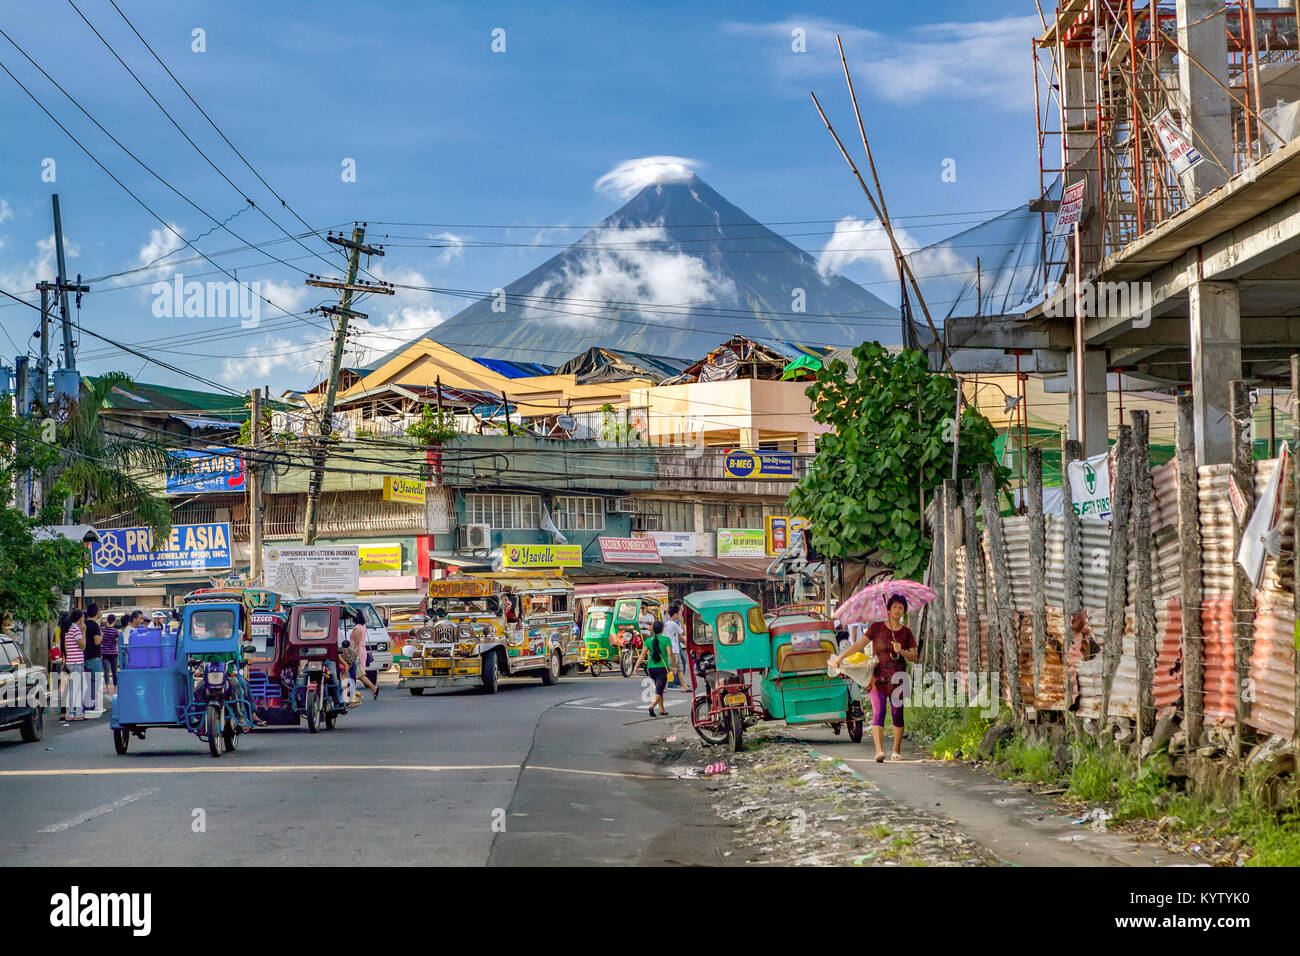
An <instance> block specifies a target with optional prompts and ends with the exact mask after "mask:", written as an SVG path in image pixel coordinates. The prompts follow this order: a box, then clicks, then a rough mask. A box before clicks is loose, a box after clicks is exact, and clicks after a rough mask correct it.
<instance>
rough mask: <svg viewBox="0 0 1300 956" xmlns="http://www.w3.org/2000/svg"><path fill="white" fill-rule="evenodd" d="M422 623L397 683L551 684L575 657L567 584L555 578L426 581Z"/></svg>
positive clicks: (488, 687) (414, 689)
mask: <svg viewBox="0 0 1300 956" xmlns="http://www.w3.org/2000/svg"><path fill="white" fill-rule="evenodd" d="M427 611H428V621H427V622H426V623H424V624H421V625H419V626H418V627H415V628H413V629H412V630H411V638H410V640H408V641H407V644H406V647H407V651H408V652H409V653H408V656H406V657H405V658H404V660H403V661H402V663H401V665H400V667H399V670H398V673H399V680H398V686H399V687H405V688H406V689H408V690H409V691H410V692H411V693H412V694H415V695H417V696H418V695H420V694H423V693H424V692H425V690H426V689H428V688H437V687H463V686H467V685H470V686H472V685H474V684H479V685H481V686H482V688H483V690H484V692H485V693H488V694H494V693H496V690H497V686H498V681H499V679H500V677H502V676H506V677H515V676H536V677H540V678H541V680H542V683H543V684H547V685H551V684H554V683H556V682H557V681H558V680H559V679H560V675H561V673H563V671H564V670H565V668H567V667H570V666H572V665H573V664H574V663H576V662H577V660H579V659H580V658H581V652H580V650H579V648H578V643H577V637H576V633H575V627H574V617H573V613H574V608H573V585H572V584H571V583H570V582H569V581H568V580H567V579H566V578H564V577H561V576H560V575H559V574H558V573H550V574H547V573H546V572H538V571H533V572H531V573H529V574H510V573H497V574H476V575H460V576H457V577H453V578H447V579H445V580H441V581H430V582H429V600H428V605H427Z"/></svg>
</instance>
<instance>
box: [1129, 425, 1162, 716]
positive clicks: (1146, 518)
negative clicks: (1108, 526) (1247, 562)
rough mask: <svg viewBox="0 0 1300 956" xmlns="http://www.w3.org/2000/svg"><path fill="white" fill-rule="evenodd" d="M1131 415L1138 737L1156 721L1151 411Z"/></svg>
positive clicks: (1134, 628) (1134, 635)
mask: <svg viewBox="0 0 1300 956" xmlns="http://www.w3.org/2000/svg"><path fill="white" fill-rule="evenodd" d="M1131 415H1132V419H1133V550H1134V551H1135V552H1136V554H1135V555H1134V557H1135V558H1136V559H1137V593H1136V594H1134V595H1133V604H1134V610H1133V613H1134V615H1135V617H1134V622H1133V638H1134V648H1133V649H1134V651H1135V652H1136V653H1137V680H1138V699H1137V709H1138V733H1137V739H1138V740H1141V739H1142V737H1143V736H1144V735H1145V734H1149V733H1151V730H1152V728H1154V727H1155V724H1156V698H1155V674H1156V604H1155V594H1154V584H1153V582H1152V579H1151V576H1152V575H1151V546H1152V540H1151V447H1150V441H1151V418H1150V416H1151V413H1150V412H1147V411H1144V410H1137V411H1134V412H1132V413H1131Z"/></svg>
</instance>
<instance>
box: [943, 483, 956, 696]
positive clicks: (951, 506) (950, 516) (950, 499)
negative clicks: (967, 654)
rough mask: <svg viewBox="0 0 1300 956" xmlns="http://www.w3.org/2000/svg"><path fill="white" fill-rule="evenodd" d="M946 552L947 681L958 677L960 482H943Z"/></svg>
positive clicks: (944, 556) (945, 635)
mask: <svg viewBox="0 0 1300 956" xmlns="http://www.w3.org/2000/svg"><path fill="white" fill-rule="evenodd" d="M943 520H944V534H943V541H944V553H943V567H944V570H943V575H944V581H946V582H947V586H946V587H945V588H944V592H943V626H944V678H945V680H946V679H947V677H948V675H950V674H956V673H957V668H958V666H959V661H958V656H957V641H958V639H959V634H958V631H957V624H958V621H957V482H955V481H953V480H952V479H951V478H945V479H944V480H943Z"/></svg>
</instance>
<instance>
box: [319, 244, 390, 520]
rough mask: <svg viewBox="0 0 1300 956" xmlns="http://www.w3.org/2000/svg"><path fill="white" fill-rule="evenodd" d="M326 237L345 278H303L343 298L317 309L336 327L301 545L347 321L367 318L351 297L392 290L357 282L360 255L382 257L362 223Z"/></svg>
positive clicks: (322, 463) (335, 392)
mask: <svg viewBox="0 0 1300 956" xmlns="http://www.w3.org/2000/svg"><path fill="white" fill-rule="evenodd" d="M326 238H327V239H328V240H329V241H330V242H332V243H334V245H336V246H342V247H343V248H344V249H347V250H349V255H348V277H347V279H346V281H344V282H339V281H338V280H336V279H322V278H320V277H319V276H309V277H308V278H307V284H308V285H310V286H316V287H317V288H321V289H338V290H339V291H341V292H342V293H343V295H342V296H340V298H339V304H338V306H337V307H336V308H332V307H329V306H326V307H325V308H323V309H322V310H321V311H323V312H326V313H328V314H330V315H336V316H338V326H337V327H336V328H335V329H334V357H333V359H332V360H331V362H330V377H329V384H328V385H327V386H326V389H325V405H324V407H323V408H322V409H321V419H320V424H319V426H318V429H317V436H318V439H317V442H316V448H315V450H314V451H313V452H312V471H311V479H310V481H309V482H308V484H307V514H306V516H305V518H304V521H303V529H302V543H303V544H304V545H311V544H315V543H316V519H317V512H318V511H319V508H320V490H321V484H322V482H323V481H324V480H325V458H326V450H325V449H326V443H327V442H328V441H329V440H330V437H329V436H330V431H331V429H332V427H333V421H334V400H335V398H337V397H338V390H339V370H340V368H341V366H342V364H343V346H344V344H345V342H346V340H347V335H348V320H349V319H351V318H353V317H354V316H355V317H356V318H359V319H364V318H367V316H366V315H365V313H363V312H354V311H352V296H353V295H354V294H364V293H367V292H379V293H382V294H384V295H392V294H393V291H394V290H393V287H392V286H391V285H388V284H387V283H373V282H358V281H357V269H358V267H359V266H360V260H361V254H362V253H365V254H366V255H367V256H382V255H383V254H384V250H383V249H382V248H381V247H379V246H368V245H366V244H365V238H366V224H365V223H361V224H360V225H358V226H354V227H353V228H352V239H351V240H348V239H344V238H343V237H342V236H336V235H334V234H333V233H330V234H329V235H328V236H327V237H326Z"/></svg>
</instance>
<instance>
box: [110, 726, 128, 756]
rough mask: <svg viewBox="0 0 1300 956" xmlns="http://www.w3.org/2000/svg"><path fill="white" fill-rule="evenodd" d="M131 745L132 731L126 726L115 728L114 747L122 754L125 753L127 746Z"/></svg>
mask: <svg viewBox="0 0 1300 956" xmlns="http://www.w3.org/2000/svg"><path fill="white" fill-rule="evenodd" d="M130 746H131V731H129V730H127V729H126V728H125V727H122V728H120V729H118V728H115V729H114V730H113V749H114V750H116V751H117V752H118V753H120V754H124V753H126V751H127V748H128V747H130Z"/></svg>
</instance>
